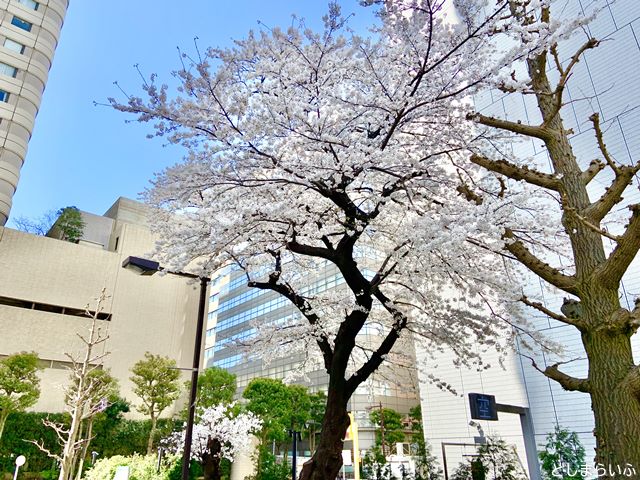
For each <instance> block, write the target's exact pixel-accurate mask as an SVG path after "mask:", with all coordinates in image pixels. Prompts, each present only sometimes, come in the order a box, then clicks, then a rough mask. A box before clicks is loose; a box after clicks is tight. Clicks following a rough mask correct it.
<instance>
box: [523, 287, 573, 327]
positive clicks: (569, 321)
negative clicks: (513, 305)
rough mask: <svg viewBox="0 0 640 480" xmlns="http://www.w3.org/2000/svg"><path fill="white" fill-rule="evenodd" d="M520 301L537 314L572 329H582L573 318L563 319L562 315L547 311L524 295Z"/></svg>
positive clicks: (540, 304)
mask: <svg viewBox="0 0 640 480" xmlns="http://www.w3.org/2000/svg"><path fill="white" fill-rule="evenodd" d="M520 301H521V302H522V303H524V304H525V305H527V306H529V307H531V308H535V309H536V310H538V311H539V312H542V313H544V314H545V315H546V316H548V317H550V318H553V319H554V320H557V321H559V322H562V323H566V324H569V325H573V326H574V327H577V328H582V327H583V324H582V322H580V321H578V320H576V319H573V318H569V317H565V316H564V315H560V314H558V313H556V312H554V311H552V310H549V309H548V308H546V307H545V306H544V305H543V304H542V303H540V302H534V301H531V300H529V299H528V298H527V297H526V296H525V295H523V296H522V297H521V298H520Z"/></svg>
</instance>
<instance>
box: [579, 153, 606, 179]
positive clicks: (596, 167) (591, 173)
mask: <svg viewBox="0 0 640 480" xmlns="http://www.w3.org/2000/svg"><path fill="white" fill-rule="evenodd" d="M604 167H606V165H605V164H604V163H602V162H601V161H600V160H598V159H595V160H591V163H589V167H588V168H587V169H586V170H585V171H584V172H582V175H581V177H582V183H583V184H584V185H589V182H591V180H593V179H594V178H595V176H596V175H597V174H598V173H600V172H601V171H602V169H603V168H604Z"/></svg>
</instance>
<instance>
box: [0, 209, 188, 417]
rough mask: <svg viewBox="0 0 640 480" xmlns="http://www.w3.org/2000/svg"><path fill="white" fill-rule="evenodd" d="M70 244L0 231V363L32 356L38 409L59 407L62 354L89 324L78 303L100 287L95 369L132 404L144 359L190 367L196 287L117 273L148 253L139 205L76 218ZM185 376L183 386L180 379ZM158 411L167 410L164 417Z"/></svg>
mask: <svg viewBox="0 0 640 480" xmlns="http://www.w3.org/2000/svg"><path fill="white" fill-rule="evenodd" d="M82 218H83V220H84V222H85V227H84V233H83V236H82V238H81V239H80V241H79V242H78V243H70V242H67V241H62V240H58V239H56V238H50V237H43V236H36V235H31V234H28V233H24V232H19V231H16V230H12V229H9V228H5V227H0V272H2V273H1V274H0V331H1V332H2V334H1V335H0V357H2V356H6V355H9V354H12V353H16V352H20V351H35V352H37V354H38V356H39V358H40V360H41V364H42V366H43V367H45V368H44V370H43V371H42V373H41V378H42V383H41V390H42V392H43V395H41V397H40V399H39V401H38V403H37V404H36V405H35V406H34V407H33V409H34V410H38V411H61V410H62V409H63V407H64V405H63V402H64V393H63V387H64V386H65V385H67V384H68V381H69V372H68V370H67V367H68V366H69V358H68V357H67V356H66V355H65V353H70V354H75V353H78V352H80V351H81V350H82V345H81V344H80V341H79V339H78V337H77V335H76V333H85V332H86V331H87V327H88V325H89V321H88V320H87V317H86V316H85V315H84V311H85V306H86V305H87V304H89V305H90V308H93V300H92V299H93V298H94V297H96V296H97V295H98V294H99V293H100V291H101V290H102V289H103V288H105V289H106V293H107V295H109V298H108V299H107V302H106V304H105V305H104V315H103V316H102V317H103V320H100V322H101V323H102V324H103V325H102V326H104V327H105V328H107V329H108V332H109V340H108V341H107V342H106V344H105V349H106V351H108V352H110V353H109V355H108V356H106V357H105V359H104V362H103V363H104V368H108V369H110V370H111V373H112V374H113V375H114V376H115V377H116V378H117V379H118V381H119V383H120V391H121V395H123V396H124V397H125V398H127V399H128V400H130V401H131V402H132V403H133V404H136V403H137V402H138V400H137V398H136V396H135V395H134V394H133V393H132V384H131V382H130V380H129V377H130V375H131V373H130V371H129V370H130V368H131V367H132V365H133V364H134V363H135V362H137V361H138V360H140V359H142V357H143V355H144V353H145V352H146V351H149V352H151V353H154V354H161V355H166V356H169V357H171V358H173V359H175V360H176V362H177V364H178V367H181V368H185V369H187V370H190V367H191V363H192V359H193V349H194V341H195V333H196V332H195V325H196V317H197V313H198V299H199V292H200V285H199V284H198V283H192V282H190V281H189V279H186V278H183V277H178V276H174V275H164V276H160V275H153V276H141V275H138V274H136V273H135V272H133V271H131V270H128V269H124V268H122V262H123V260H124V259H125V258H126V257H128V256H130V255H133V256H140V257H145V256H148V254H149V252H150V250H151V249H152V248H153V242H154V239H153V236H152V235H151V233H150V231H149V228H148V227H147V223H146V217H145V209H144V206H143V205H142V204H140V203H138V202H134V201H132V200H128V199H125V198H119V199H118V200H117V201H116V202H115V203H114V205H113V206H112V207H111V208H110V209H109V210H108V211H107V212H106V213H105V214H104V215H102V216H100V215H93V214H91V213H87V212H82ZM187 374H188V372H185V374H184V378H185V380H186V379H187V378H188V375H187ZM172 413H173V412H172V411H168V412H167V414H169V415H170V414H172Z"/></svg>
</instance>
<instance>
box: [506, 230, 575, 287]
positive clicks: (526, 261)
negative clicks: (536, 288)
mask: <svg viewBox="0 0 640 480" xmlns="http://www.w3.org/2000/svg"><path fill="white" fill-rule="evenodd" d="M504 238H505V239H506V240H507V242H508V243H506V245H505V248H506V249H507V251H509V252H510V253H511V254H512V255H513V256H514V257H516V259H517V260H518V261H519V262H520V263H522V264H523V265H524V266H525V267H527V268H528V269H529V270H531V271H532V272H533V273H535V274H536V275H538V276H539V277H540V278H542V279H543V280H545V281H546V282H548V283H550V284H551V285H554V286H556V287H558V288H559V289H560V290H564V291H565V292H567V293H570V294H572V295H576V294H577V290H576V279H575V277H574V276H573V275H571V276H569V275H564V274H562V273H560V271H559V270H558V269H557V268H553V267H552V266H551V265H549V264H547V263H545V262H543V261H542V260H540V259H539V258H538V257H536V256H535V255H534V254H533V253H531V252H530V251H529V250H528V249H527V247H525V246H524V244H523V243H522V242H521V241H520V240H517V239H516V236H515V234H514V233H513V231H512V230H511V229H507V230H506V231H505V233H504ZM512 240H513V241H512Z"/></svg>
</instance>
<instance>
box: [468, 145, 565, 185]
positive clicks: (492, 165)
mask: <svg viewBox="0 0 640 480" xmlns="http://www.w3.org/2000/svg"><path fill="white" fill-rule="evenodd" d="M469 160H471V163H475V164H476V165H479V166H480V167H483V168H486V169H487V170H490V171H492V172H495V173H499V174H501V175H504V176H505V177H509V178H511V179H513V180H524V181H525V182H527V183H530V184H532V185H537V186H538V187H542V188H546V189H548V190H554V191H556V192H557V191H559V190H560V186H561V184H560V180H559V179H557V178H556V177H554V176H553V175H550V174H548V173H543V172H538V171H537V170H533V169H530V168H527V167H520V166H518V165H515V164H513V163H511V162H507V161H506V160H491V159H489V158H487V157H483V156H481V155H477V154H475V153H474V154H473V155H471V158H470V159H469Z"/></svg>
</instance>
